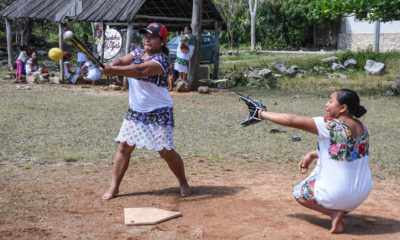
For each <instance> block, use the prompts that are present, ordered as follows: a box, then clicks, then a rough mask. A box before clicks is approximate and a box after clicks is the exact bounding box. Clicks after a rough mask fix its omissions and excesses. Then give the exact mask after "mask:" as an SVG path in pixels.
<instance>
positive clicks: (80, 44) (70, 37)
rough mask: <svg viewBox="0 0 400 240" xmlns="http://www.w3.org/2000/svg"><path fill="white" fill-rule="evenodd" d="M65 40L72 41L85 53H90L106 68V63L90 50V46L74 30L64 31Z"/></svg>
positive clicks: (94, 59) (89, 54)
mask: <svg viewBox="0 0 400 240" xmlns="http://www.w3.org/2000/svg"><path fill="white" fill-rule="evenodd" d="M64 40H68V41H71V42H72V43H73V44H74V45H75V46H76V47H77V48H79V50H81V51H82V52H83V53H84V54H86V55H88V56H89V57H90V58H91V59H93V61H95V62H96V63H97V65H99V66H100V67H101V68H104V64H103V63H101V62H100V61H99V59H97V58H96V57H95V56H94V55H93V53H92V52H91V51H90V50H89V48H88V47H87V46H86V44H84V43H83V42H82V41H81V40H80V39H79V38H78V37H77V36H75V34H74V33H73V32H72V31H66V32H65V33H64Z"/></svg>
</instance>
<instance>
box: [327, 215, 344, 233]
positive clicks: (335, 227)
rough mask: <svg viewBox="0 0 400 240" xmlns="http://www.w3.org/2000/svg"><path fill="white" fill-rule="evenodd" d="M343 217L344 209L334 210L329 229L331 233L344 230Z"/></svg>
mask: <svg viewBox="0 0 400 240" xmlns="http://www.w3.org/2000/svg"><path fill="white" fill-rule="evenodd" d="M343 217H344V211H335V212H334V213H333V214H332V216H331V219H332V228H331V230H330V232H331V233H342V232H343V231H344V228H343V223H342V221H343Z"/></svg>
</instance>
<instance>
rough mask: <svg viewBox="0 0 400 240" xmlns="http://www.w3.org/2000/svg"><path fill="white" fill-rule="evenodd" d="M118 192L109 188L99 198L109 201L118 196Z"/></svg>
mask: <svg viewBox="0 0 400 240" xmlns="http://www.w3.org/2000/svg"><path fill="white" fill-rule="evenodd" d="M118 192H119V190H118V189H114V188H112V187H110V189H108V191H107V192H106V193H104V194H103V195H102V196H101V198H102V199H103V200H110V199H112V198H113V197H115V196H116V195H117V194H118Z"/></svg>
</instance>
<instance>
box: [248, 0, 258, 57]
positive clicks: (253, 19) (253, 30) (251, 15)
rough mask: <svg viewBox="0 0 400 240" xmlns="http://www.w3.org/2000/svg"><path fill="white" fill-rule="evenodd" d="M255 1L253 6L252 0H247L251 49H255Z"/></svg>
mask: <svg viewBox="0 0 400 240" xmlns="http://www.w3.org/2000/svg"><path fill="white" fill-rule="evenodd" d="M257 2H258V0H256V1H255V3H254V8H253V0H249V7H250V19H251V51H254V50H255V47H256V12H257Z"/></svg>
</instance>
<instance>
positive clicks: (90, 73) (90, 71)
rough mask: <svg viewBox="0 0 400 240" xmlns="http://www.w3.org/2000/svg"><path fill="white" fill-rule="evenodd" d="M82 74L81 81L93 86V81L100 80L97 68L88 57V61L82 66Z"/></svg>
mask: <svg viewBox="0 0 400 240" xmlns="http://www.w3.org/2000/svg"><path fill="white" fill-rule="evenodd" d="M81 70H82V71H81V72H82V73H85V72H87V73H86V74H83V81H85V82H90V83H92V84H94V82H95V81H97V80H99V79H100V78H101V72H100V69H99V66H98V65H97V64H95V63H94V61H92V59H91V58H90V57H89V56H88V61H87V62H86V63H85V64H84V65H83V67H82V69H81Z"/></svg>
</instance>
